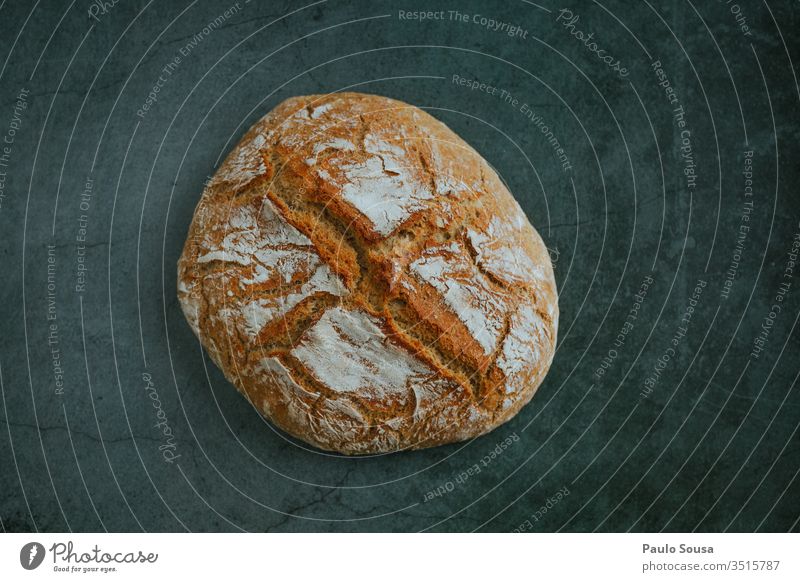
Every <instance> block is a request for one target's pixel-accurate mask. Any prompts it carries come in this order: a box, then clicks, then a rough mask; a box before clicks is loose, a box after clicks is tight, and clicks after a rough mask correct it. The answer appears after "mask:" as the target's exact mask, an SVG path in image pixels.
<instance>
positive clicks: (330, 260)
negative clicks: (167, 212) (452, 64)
mask: <svg viewBox="0 0 800 582" xmlns="http://www.w3.org/2000/svg"><path fill="white" fill-rule="evenodd" d="M179 297H180V300H181V305H182V307H183V309H184V312H185V313H186V316H187V319H188V320H189V322H190V324H191V326H192V328H193V329H194V331H195V333H196V334H197V335H198V336H199V337H200V339H201V341H202V342H203V344H204V346H205V347H206V348H207V350H208V351H209V353H210V354H211V356H212V358H213V359H214V361H215V362H216V363H217V364H218V365H219V366H220V367H221V368H222V370H223V371H224V373H225V374H226V377H227V378H228V379H229V380H230V381H231V382H233V383H234V384H235V385H236V386H237V387H238V388H239V389H240V390H242V392H243V393H244V394H246V395H247V397H248V398H249V399H250V400H251V401H252V402H253V403H254V405H255V406H257V407H258V408H259V410H261V411H262V412H263V413H264V414H266V415H267V416H268V417H270V418H271V419H272V420H273V421H275V422H276V423H277V424H278V425H279V426H281V427H282V428H283V429H284V430H287V431H288V432H290V433H291V434H294V435H295V436H298V437H299V438H302V439H304V440H306V441H308V442H311V443H312V444H314V445H316V446H319V447H321V448H325V449H330V450H337V451H341V452H345V453H370V452H381V451H389V450H397V449H400V448H406V447H411V448H414V447H423V446H431V445H435V444H440V443H444V442H451V441H454V440H460V439H464V438H469V437H471V436H476V435H478V434H482V433H484V432H486V431H488V430H491V429H492V428H494V427H495V426H497V425H498V424H500V423H502V422H504V421H505V420H508V419H509V418H510V417H511V416H513V415H514V414H516V412H517V411H518V410H519V409H520V408H521V407H522V406H523V405H524V404H525V403H526V402H528V400H530V398H531V396H532V395H533V392H534V391H535V389H536V388H537V387H538V385H539V384H540V383H541V380H542V378H543V377H544V374H545V372H546V371H547V369H548V367H549V365H550V362H551V360H552V357H553V352H554V347H555V341H556V329H557V320H558V305H557V296H556V288H555V282H554V277H553V271H552V266H551V264H550V260H549V256H548V254H547V250H546V248H545V246H544V244H543V243H542V240H541V238H540V237H539V235H538V234H537V232H536V231H535V230H534V228H533V227H532V226H531V225H530V223H529V222H528V220H527V219H526V217H525V215H524V213H523V212H522V210H521V209H520V207H519V205H518V204H517V203H516V201H515V200H514V199H513V197H512V196H511V195H510V193H509V192H508V190H507V189H506V187H505V186H504V185H503V183H502V182H501V181H500V179H499V178H498V176H497V174H496V173H495V172H494V170H492V168H491V167H490V166H489V165H488V164H487V163H486V162H485V161H484V160H483V158H482V157H481V156H480V155H479V154H478V153H477V152H475V150H473V149H472V148H471V147H470V146H469V145H467V144H466V143H465V142H464V141H463V140H461V139H460V138H459V137H458V136H456V135H455V134H454V133H453V132H452V131H451V130H450V129H448V128H447V127H446V126H445V125H444V124H443V123H441V122H439V121H437V120H436V119H434V118H433V117H431V116H430V115H428V114H427V113H425V112H423V111H422V110H420V109H418V108H416V107H413V106H410V105H407V104H405V103H401V102H399V101H395V100H392V99H388V98H385V97H378V96H373V95H364V94H358V93H341V94H333V95H327V96H314V95H312V96H307V97H297V98H292V99H288V100H287V101H284V102H283V103H281V104H280V105H279V106H278V107H276V108H275V109H274V110H273V111H271V112H270V113H269V114H267V115H266V116H265V117H264V118H263V119H261V120H260V121H259V122H258V123H256V124H255V126H253V128H251V129H250V131H248V132H247V134H246V135H245V137H244V138H243V139H242V140H241V142H240V143H239V145H238V146H237V147H236V148H235V149H234V150H233V151H232V152H231V154H230V155H229V156H228V158H227V159H226V160H225V162H224V163H223V164H222V166H221V167H220V168H219V170H218V171H217V173H216V174H215V176H214V177H213V178H212V180H211V182H210V183H209V184H208V186H207V188H206V190H205V192H204V194H203V198H202V200H201V201H200V203H199V204H198V207H197V210H196V212H195V216H194V219H193V222H192V226H191V228H190V232H189V236H188V239H187V241H186V245H185V248H184V252H183V255H182V256H181V259H180V262H179Z"/></svg>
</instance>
